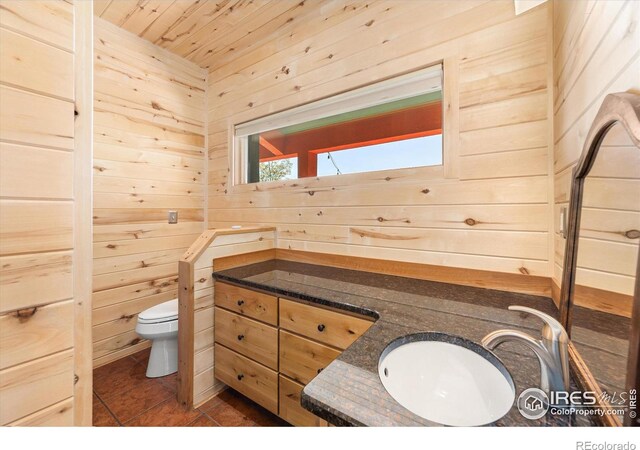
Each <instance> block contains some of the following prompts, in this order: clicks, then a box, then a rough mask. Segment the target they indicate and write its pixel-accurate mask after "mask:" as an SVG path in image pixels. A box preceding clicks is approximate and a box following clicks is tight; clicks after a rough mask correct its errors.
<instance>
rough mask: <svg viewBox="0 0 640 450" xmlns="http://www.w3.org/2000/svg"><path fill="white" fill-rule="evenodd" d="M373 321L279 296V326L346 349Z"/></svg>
mask: <svg viewBox="0 0 640 450" xmlns="http://www.w3.org/2000/svg"><path fill="white" fill-rule="evenodd" d="M371 324H372V322H369V321H368V320H365V319H359V318H357V317H353V316H349V315H347V314H341V313H338V312H335V311H329V310H328V309H323V308H317V307H315V306H309V305H306V304H303V303H298V302H293V301H290V300H285V299H280V327H281V328H284V329H286V330H289V331H293V332H295V333H298V334H302V335H303V336H307V337H310V338H311V339H314V340H316V341H320V342H323V343H325V344H329V345H333V346H334V347H338V348H341V349H345V348H347V347H348V346H349V345H351V344H352V343H353V341H355V340H356V339H357V338H358V337H359V336H360V335H361V334H362V333H364V332H365V331H367V329H368V328H369V327H370V326H371Z"/></svg>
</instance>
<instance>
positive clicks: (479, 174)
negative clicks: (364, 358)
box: [208, 1, 553, 277]
mask: <svg viewBox="0 0 640 450" xmlns="http://www.w3.org/2000/svg"><path fill="white" fill-rule="evenodd" d="M305 14H306V15H305ZM277 20H278V21H281V22H282V23H280V24H279V26H278V28H277V30H274V32H273V33H272V34H271V35H270V37H269V38H265V39H261V40H259V41H255V40H252V39H251V37H250V36H247V37H246V39H241V40H239V41H237V42H235V43H234V45H233V46H232V47H233V48H229V49H228V51H226V52H225V53H224V54H221V55H219V57H218V58H216V60H215V61H213V62H212V63H211V65H210V67H209V83H208V86H209V90H208V97H209V100H208V101H209V103H208V106H209V129H208V133H209V142H208V149H209V155H208V156H209V180H208V183H209V202H208V205H209V226H210V227H228V226H230V225H233V224H245V225H248V224H251V225H257V224H263V225H275V226H277V228H278V247H279V248H287V249H289V248H290V249H295V250H306V251H313V252H325V253H335V254H342V255H353V256H364V257H373V258H383V259H389V260H400V261H410V262H420V263H426V264H436V265H442V266H453V267H462V268H473V269H484V270H493V271H499V272H507V273H513V274H521V275H522V276H529V275H538V276H542V277H549V276H550V274H551V263H550V261H549V259H550V254H551V252H552V241H551V236H550V233H549V230H550V227H551V223H550V217H551V215H552V214H551V207H552V205H551V203H552V191H551V189H552V187H553V186H552V183H551V182H550V179H549V177H548V176H547V174H548V173H549V171H550V165H551V160H550V157H551V155H550V154H549V144H550V130H549V126H550V124H549V121H548V118H549V117H550V115H549V112H550V110H551V108H550V105H551V103H550V101H551V99H550V97H549V95H548V91H547V86H548V84H547V80H548V78H550V70H551V69H550V60H549V57H548V55H549V54H550V45H548V44H549V42H550V33H549V31H548V30H549V27H548V24H549V23H550V10H549V6H548V5H543V6H540V7H538V8H535V9H534V10H532V11H529V12H527V13H526V14H523V15H521V16H519V17H515V15H514V7H513V2H512V1H491V2H486V1H458V2H428V3H427V2H414V1H397V2H395V1H394V2H368V3H366V4H365V3H357V4H350V5H345V4H344V3H342V2H326V4H325V5H323V7H322V8H321V12H320V13H319V14H318V13H314V15H313V16H309V12H308V11H306V10H305V7H304V5H302V6H301V7H300V8H298V9H297V10H296V11H295V12H293V13H291V14H290V15H282V16H279V17H278V18H277ZM269 26H271V25H269ZM440 61H444V72H445V75H444V77H445V81H444V89H445V96H446V99H445V101H447V104H446V105H445V106H446V108H445V127H447V128H448V129H447V130H446V131H445V155H444V156H445V165H444V167H443V168H419V169H405V170H396V171H388V172H379V173H369V174H361V175H342V176H334V177H324V178H322V179H305V180H294V181H289V182H280V183H273V184H257V185H245V186H232V185H231V183H230V182H229V170H230V156H229V155H230V151H229V130H230V128H231V127H232V126H233V125H234V124H237V123H241V122H244V121H247V120H251V119H255V118H258V117H261V116H264V115H266V114H269V113H272V112H275V111H280V110H284V109H288V108H291V107H294V106H297V105H300V104H303V103H306V102H309V101H313V100H316V99H320V98H323V97H326V96H329V95H332V94H336V93H338V92H343V91H346V90H349V89H353V88H356V87H359V86H362V85H366V84H368V83H372V82H375V81H379V80H381V79H385V78H389V77H392V76H395V75H398V74H402V73H406V72H410V71H413V70H416V69H419V68H422V67H425V66H428V65H431V64H434V63H438V62H440ZM458 131H459V134H458Z"/></svg>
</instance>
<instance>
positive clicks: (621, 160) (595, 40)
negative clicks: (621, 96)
mask: <svg viewBox="0 0 640 450" xmlns="http://www.w3.org/2000/svg"><path fill="white" fill-rule="evenodd" d="M553 28H554V29H553V33H554V84H555V98H554V117H553V120H554V172H553V173H554V184H555V207H554V210H555V221H554V222H555V227H556V228H555V233H554V239H555V252H554V271H553V281H554V283H556V284H557V285H560V283H561V280H562V266H563V263H564V251H565V243H566V241H565V240H564V239H563V238H562V237H561V236H560V234H559V223H560V219H559V217H560V210H561V208H562V207H568V202H569V193H570V183H571V174H572V170H573V168H574V166H575V164H576V163H577V160H578V159H579V157H580V155H581V153H582V149H583V145H584V139H585V137H586V135H587V133H588V131H589V128H590V126H591V123H592V121H593V118H594V117H595V115H596V113H597V111H598V109H599V108H600V105H601V104H602V100H603V99H604V97H605V96H606V94H608V93H612V92H624V91H635V92H636V93H640V47H639V46H638V43H639V42H640V3H638V2H635V1H632V0H629V1H606V2H595V1H589V2H555V3H554V11H553ZM616 128H618V127H616ZM617 131H620V130H617ZM605 144H606V145H607V147H606V148H604V149H603V152H602V155H601V156H603V155H607V160H608V161H609V163H610V164H607V166H609V168H610V169H609V170H606V172H603V171H601V172H600V173H598V174H596V175H598V177H599V179H598V180H596V181H597V182H598V183H599V185H600V186H601V189H600V192H599V193H598V195H596V196H594V198H592V199H590V198H585V200H584V201H585V205H586V206H588V207H587V208H586V209H583V211H584V212H583V218H582V220H583V223H584V225H585V226H586V228H588V229H589V230H590V231H589V236H585V239H581V240H580V247H579V259H578V265H579V266H582V267H581V268H579V270H578V274H577V276H578V280H577V282H578V283H580V284H583V285H586V286H590V287H595V288H599V289H603V290H606V291H611V292H615V293H619V294H626V295H629V296H630V295H633V285H634V279H635V278H634V274H635V266H636V260H637V254H638V242H639V240H638V239H637V238H635V239H629V238H627V237H625V236H622V233H623V232H624V231H627V230H630V229H637V227H638V223H639V222H640V199H638V192H640V180H638V178H637V174H638V167H639V165H640V154H639V153H640V152H638V151H637V148H635V147H632V146H631V147H629V144H630V142H629V141H628V140H626V139H624V138H623V137H621V136H620V135H619V133H617V132H616V133H613V134H612V135H611V136H609V137H607V138H606V139H605ZM634 169H635V170H634ZM634 178H635V179H634ZM588 183H589V182H588ZM587 194H589V192H587ZM587 194H585V195H587ZM603 208H604V209H603ZM630 305H631V303H630V299H629V302H628V304H627V305H626V308H623V307H621V306H622V305H619V304H618V305H616V304H606V303H601V304H592V305H591V306H592V307H595V308H598V309H602V310H604V311H610V312H611V311H612V312H617V313H621V314H627V315H628V314H630V309H629V308H630Z"/></svg>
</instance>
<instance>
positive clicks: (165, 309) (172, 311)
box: [138, 298, 178, 324]
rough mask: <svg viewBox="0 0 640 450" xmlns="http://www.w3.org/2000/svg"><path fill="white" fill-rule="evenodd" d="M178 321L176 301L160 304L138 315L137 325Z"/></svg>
mask: <svg viewBox="0 0 640 450" xmlns="http://www.w3.org/2000/svg"><path fill="white" fill-rule="evenodd" d="M173 320H178V299H177V298H175V299H173V300H169V301H168V302H164V303H160V304H159V305H156V306H153V307H151V308H149V309H145V310H144V311H142V312H141V313H140V314H138V323H143V324H152V323H163V322H171V321H173Z"/></svg>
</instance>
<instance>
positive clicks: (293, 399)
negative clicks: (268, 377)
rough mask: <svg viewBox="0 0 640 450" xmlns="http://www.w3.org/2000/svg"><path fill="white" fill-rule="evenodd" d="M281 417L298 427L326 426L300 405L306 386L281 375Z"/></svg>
mask: <svg viewBox="0 0 640 450" xmlns="http://www.w3.org/2000/svg"><path fill="white" fill-rule="evenodd" d="M279 379H280V417H282V418H283V419H284V420H286V421H287V422H289V423H290V424H291V425H295V426H297V427H320V426H326V423H327V422H325V421H324V420H322V419H321V418H320V417H318V416H316V415H315V414H313V413H311V412H310V411H307V410H306V409H304V408H303V407H302V405H300V394H301V393H302V389H303V387H304V386H302V385H301V384H298V383H296V382H295V381H291V380H289V379H288V378H286V377H283V376H282V375H280V377H279Z"/></svg>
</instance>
